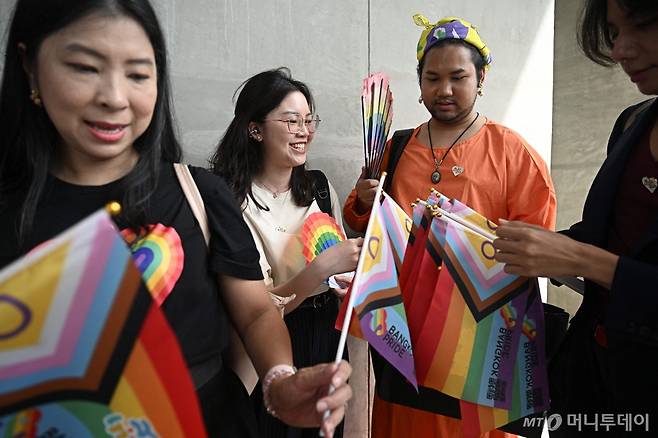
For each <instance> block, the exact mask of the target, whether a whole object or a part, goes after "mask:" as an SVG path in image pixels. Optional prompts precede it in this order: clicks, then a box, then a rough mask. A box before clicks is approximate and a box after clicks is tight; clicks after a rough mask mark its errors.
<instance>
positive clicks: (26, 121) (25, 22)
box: [0, 0, 182, 241]
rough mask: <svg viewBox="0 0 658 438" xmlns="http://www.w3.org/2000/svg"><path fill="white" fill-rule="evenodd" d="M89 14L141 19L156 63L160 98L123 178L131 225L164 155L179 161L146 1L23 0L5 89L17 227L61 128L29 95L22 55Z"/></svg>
mask: <svg viewBox="0 0 658 438" xmlns="http://www.w3.org/2000/svg"><path fill="white" fill-rule="evenodd" d="M92 14H102V15H106V16H109V17H113V16H126V17H129V18H131V19H133V20H135V21H136V22H137V23H139V24H140V25H141V26H142V28H143V29H144V32H145V33H146V35H147V36H148V38H149V41H150V43H151V46H152V47H153V51H154V54H155V63H156V68H157V82H158V84H157V87H158V88H157V92H158V95H157V99H156V103H155V108H154V111H153V118H152V120H151V123H150V125H149V126H148V128H147V129H146V131H145V132H144V133H143V134H142V135H141V136H140V137H139V138H138V139H136V140H135V143H134V147H135V150H136V151H137V152H138V153H139V156H140V158H139V160H138V162H137V164H136V165H135V167H134V168H133V170H132V171H131V172H130V173H129V174H128V175H127V176H126V177H125V178H123V180H122V187H121V193H123V199H122V206H123V209H122V211H123V212H122V216H123V218H124V219H125V220H126V222H127V223H128V224H129V225H132V226H137V225H139V223H140V221H141V220H143V214H144V209H145V208H146V205H147V203H148V200H149V197H150V195H151V194H152V193H153V191H154V189H155V186H156V184H157V181H158V176H159V167H160V162H161V161H163V160H164V161H169V162H174V161H180V159H181V155H182V151H181V148H180V145H179V143H178V141H177V140H176V136H175V129H174V123H173V118H172V105H171V91H170V85H169V74H168V67H167V54H166V48H165V42H164V36H163V33H162V30H161V28H160V25H159V23H158V20H157V17H156V15H155V12H154V10H153V8H152V6H151V4H150V3H149V1H148V0H48V1H43V0H18V1H17V2H16V5H15V8H14V12H13V18H12V21H11V25H10V28H9V36H8V39H7V47H6V50H5V63H4V72H3V76H2V86H1V88H0V132H2V136H0V203H1V200H2V199H6V195H8V194H16V193H18V194H19V197H20V198H21V199H22V203H23V205H22V213H21V217H20V219H19V223H18V224H17V225H18V233H19V238H20V240H21V241H23V240H24V238H25V237H26V235H27V234H28V233H29V231H30V229H31V227H32V224H33V221H34V215H35V212H36V208H37V203H38V202H39V199H40V197H41V194H42V192H43V189H44V185H45V183H46V179H47V176H48V169H49V167H50V163H51V160H52V158H53V155H54V151H55V147H56V145H57V142H58V141H59V134H58V132H57V130H56V129H55V126H54V125H53V123H52V122H51V120H50V119H49V117H48V115H47V113H46V111H45V110H44V109H43V108H41V107H39V106H37V105H35V104H34V103H33V102H32V101H31V100H30V82H29V79H28V76H27V74H26V73H25V70H24V69H23V60H22V58H21V52H20V50H19V44H21V45H24V46H25V49H24V50H25V54H24V55H25V61H26V62H27V63H28V64H31V65H35V64H36V58H37V55H38V53H39V49H40V47H41V44H42V42H43V41H44V39H46V38H47V37H48V36H50V35H52V34H53V33H55V32H58V31H59V30H61V29H63V28H65V27H66V26H68V25H70V24H71V23H73V22H75V21H77V20H79V19H81V18H84V17H87V16H89V15H92Z"/></svg>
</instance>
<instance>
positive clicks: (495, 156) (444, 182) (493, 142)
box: [343, 120, 557, 232]
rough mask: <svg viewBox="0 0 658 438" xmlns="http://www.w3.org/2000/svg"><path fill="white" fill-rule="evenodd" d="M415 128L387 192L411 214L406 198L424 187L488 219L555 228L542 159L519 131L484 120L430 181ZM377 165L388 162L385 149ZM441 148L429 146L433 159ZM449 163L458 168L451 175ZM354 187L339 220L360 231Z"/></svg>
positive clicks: (362, 220) (430, 164)
mask: <svg viewBox="0 0 658 438" xmlns="http://www.w3.org/2000/svg"><path fill="white" fill-rule="evenodd" d="M419 130H420V127H418V128H416V129H415V131H414V133H413V135H412V137H411V139H410V140H409V143H408V144H407V146H406V147H405V148H404V152H403V153H402V156H401V157H400V161H399V162H398V165H397V168H396V169H395V173H394V174H393V181H392V184H391V190H390V192H391V193H389V195H391V196H392V197H393V199H395V201H396V202H397V203H398V204H400V206H401V207H402V208H404V209H405V211H406V212H407V214H409V215H410V216H411V203H412V202H414V201H415V200H416V198H421V199H426V198H427V197H428V196H429V193H430V188H432V187H433V188H435V189H436V190H438V191H439V192H441V193H443V194H444V195H445V196H447V197H449V198H456V199H458V200H459V201H461V202H463V203H465V204H467V205H468V206H469V207H471V208H473V209H474V210H476V211H478V212H479V213H481V214H483V215H484V216H486V217H487V218H489V219H490V220H492V221H493V222H498V219H499V218H503V219H508V220H521V221H524V222H529V223H533V224H537V225H541V226H543V227H545V228H550V229H554V228H555V213H556V207H557V201H556V198H555V190H554V189H553V183H552V181H551V177H550V175H549V173H548V168H547V166H546V163H544V160H542V158H541V157H540V156H539V154H538V153H537V151H535V150H534V149H533V148H532V147H531V146H530V145H529V144H528V143H527V142H526V141H525V140H524V139H523V138H522V137H521V136H520V135H519V134H517V133H516V132H514V131H513V130H511V129H509V128H507V127H505V126H503V125H501V124H499V123H496V122H493V121H491V120H487V122H486V123H485V125H484V126H483V127H482V128H480V130H479V131H478V132H477V133H476V134H475V135H474V136H472V137H470V138H468V139H466V140H464V141H463V142H461V143H458V144H456V145H455V146H454V147H453V148H452V150H451V151H450V152H449V153H448V155H447V156H446V158H445V160H444V161H443V163H442V164H441V168H440V169H439V170H440V172H441V181H440V182H439V183H438V184H432V181H431V179H430V176H431V174H432V172H434V161H433V159H432V153H431V151H430V148H429V146H428V145H425V144H423V143H421V142H420V141H419V140H418V137H417V135H418V132H419ZM389 150H390V149H387V151H386V155H385V156H384V160H383V163H382V169H386V166H387V164H388V152H389ZM446 150H447V147H436V146H435V147H434V153H435V155H436V157H437V158H438V159H440V157H442V156H443V154H444V153H445V151H446ZM453 166H459V167H461V168H463V173H461V174H459V175H457V176H455V175H454V174H453V170H452V169H453ZM355 201H356V190H352V193H350V195H349V197H348V198H347V201H346V202H345V206H344V208H343V216H344V218H345V222H346V223H347V224H348V225H349V226H350V228H352V229H353V230H355V231H361V232H363V231H365V228H366V225H367V223H368V217H369V216H370V212H368V213H366V214H363V215H359V214H358V213H357V212H356V211H355Z"/></svg>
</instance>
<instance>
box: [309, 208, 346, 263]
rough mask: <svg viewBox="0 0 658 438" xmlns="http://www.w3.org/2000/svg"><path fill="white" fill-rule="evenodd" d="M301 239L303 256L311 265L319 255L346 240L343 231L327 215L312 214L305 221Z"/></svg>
mask: <svg viewBox="0 0 658 438" xmlns="http://www.w3.org/2000/svg"><path fill="white" fill-rule="evenodd" d="M300 239H301V241H302V245H303V247H304V248H303V250H302V252H303V254H304V257H305V258H306V261H307V262H308V263H311V262H312V261H313V259H315V257H317V255H318V254H320V253H321V252H322V251H325V250H326V249H327V248H330V247H332V246H334V245H335V244H337V243H338V242H341V241H343V240H345V234H343V230H342V229H341V228H340V226H339V225H338V224H337V223H336V221H335V220H334V218H332V217H331V216H329V215H328V214H327V213H321V212H318V213H312V214H310V215H309V216H308V217H307V218H306V220H305V221H304V225H303V226H302V231H301V235H300Z"/></svg>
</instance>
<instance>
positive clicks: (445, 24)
mask: <svg viewBox="0 0 658 438" xmlns="http://www.w3.org/2000/svg"><path fill="white" fill-rule="evenodd" d="M413 18H414V23H416V25H418V26H421V27H424V29H423V32H422V33H421V34H420V39H419V40H418V47H417V48H416V59H418V61H420V60H421V59H422V58H423V56H425V53H427V51H428V50H429V49H431V48H432V46H434V45H435V44H436V43H438V42H439V41H442V40H445V39H449V38H454V39H460V40H464V42H467V43H468V44H470V45H472V46H473V47H475V48H476V49H477V50H478V52H480V54H481V55H482V59H483V60H484V67H485V68H489V64H491V61H492V58H491V50H489V47H487V45H486V44H485V43H484V41H482V38H480V34H478V31H477V28H476V27H475V26H474V25H473V24H471V23H469V22H468V21H466V20H462V19H461V18H457V17H446V18H442V19H440V20H439V21H437V22H436V23H434V24H432V23H430V21H429V20H428V19H427V18H425V17H423V16H422V15H421V14H416V15H414V17H413Z"/></svg>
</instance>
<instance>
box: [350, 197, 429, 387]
mask: <svg viewBox="0 0 658 438" xmlns="http://www.w3.org/2000/svg"><path fill="white" fill-rule="evenodd" d="M370 221H371V226H370V230H371V232H370V236H369V238H368V241H367V242H365V243H364V245H365V248H364V250H363V253H362V257H365V259H364V262H363V267H362V269H361V272H358V270H357V273H356V274H355V277H356V276H359V275H360V276H361V278H360V283H359V286H358V289H354V290H352V291H351V293H352V294H354V310H355V311H356V314H357V315H358V317H359V321H360V325H361V331H362V333H363V335H364V337H365V339H366V340H367V341H368V343H370V345H371V346H372V347H373V348H374V349H375V350H377V351H378V352H379V354H381V355H382V356H383V357H384V358H385V359H386V360H387V361H388V362H390V363H391V365H393V366H394V367H395V368H396V369H398V370H399V371H400V373H402V375H404V376H405V377H406V378H407V379H408V380H409V382H411V383H412V384H413V385H414V387H417V383H416V371H415V366H414V357H413V349H412V346H411V337H410V335H409V327H408V324H407V316H406V312H405V310H404V305H403V303H402V295H401V292H400V288H399V286H398V278H397V271H396V269H395V262H394V259H393V252H392V248H391V244H390V241H389V237H388V234H387V232H386V227H385V225H384V221H383V220H382V214H381V205H380V204H379V203H378V202H375V203H374V205H373V209H372V213H371V218H370Z"/></svg>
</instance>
